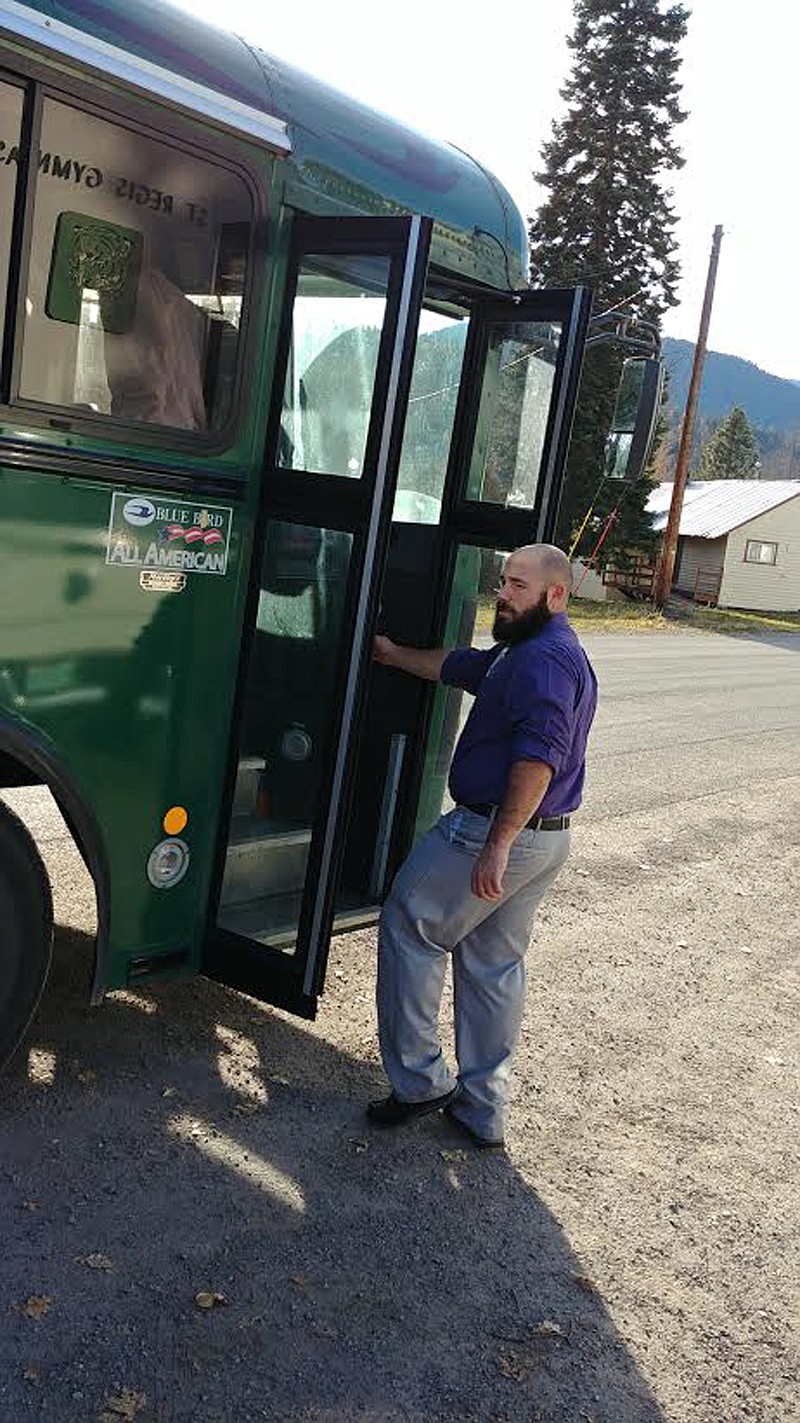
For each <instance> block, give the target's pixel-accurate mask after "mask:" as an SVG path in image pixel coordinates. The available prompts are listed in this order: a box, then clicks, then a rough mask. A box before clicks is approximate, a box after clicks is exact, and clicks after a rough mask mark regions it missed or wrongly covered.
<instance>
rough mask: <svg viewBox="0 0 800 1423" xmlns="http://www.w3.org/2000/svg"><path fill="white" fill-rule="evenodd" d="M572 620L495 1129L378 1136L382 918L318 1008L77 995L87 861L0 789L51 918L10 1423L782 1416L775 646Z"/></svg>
mask: <svg viewBox="0 0 800 1423" xmlns="http://www.w3.org/2000/svg"><path fill="white" fill-rule="evenodd" d="M586 646H587V648H588V650H589V651H590V655H591V656H592V658H593V661H594V663H595V666H596V668H597V671H598V675H599V678H600V683H601V709H600V713H599V719H598V724H597V728H596V731H595V734H594V740H593V746H592V755H591V765H590V776H589V783H588V790H587V797H586V803H585V807H584V810H583V812H582V813H581V816H580V822H579V826H578V829H577V830H576V834H575V842H574V851H573V856H572V858H571V860H570V862H569V864H568V866H567V868H566V869H565V871H564V873H563V875H562V877H561V879H560V881H559V882H558V884H557V886H556V888H555V889H554V890H553V892H552V893H551V895H550V898H549V899H548V901H547V902H546V904H545V906H544V911H543V913H542V915H541V916H540V921H539V925H538V933H537V938H536V940H535V942H534V945H533V946H532V949H531V953H530V959H529V995H528V1008H527V1015H526V1020H525V1026H524V1034H523V1039H522V1047H521V1051H520V1055H519V1059H518V1070H517V1080H516V1091H515V1098H514V1105H513V1114H512V1122H511V1129H510V1132H509V1149H508V1153H507V1155H505V1156H497V1155H494V1154H490V1153H476V1152H473V1151H470V1150H469V1149H466V1148H465V1145H464V1142H463V1140H462V1139H461V1138H460V1137H455V1136H454V1135H453V1129H452V1128H450V1127H448V1126H446V1125H445V1124H444V1122H443V1121H442V1120H440V1119H437V1120H431V1119H428V1120H426V1121H425V1122H424V1123H421V1124H419V1125H418V1126H417V1127H415V1128H412V1129H409V1130H406V1131H404V1132H401V1133H397V1134H374V1133H371V1132H369V1131H368V1129H367V1128H366V1126H365V1123H364V1120H363V1116H362V1108H363V1103H364V1102H365V1101H366V1099H367V1098H368V1097H369V1096H370V1095H374V1092H375V1090H376V1089H378V1090H381V1088H382V1077H381V1072H380V1067H379V1063H378V1058H377V1053H376V1047H375V1040H374V1026H373V1013H372V993H373V984H374V934H373V932H372V931H362V932H360V933H357V934H351V935H349V936H347V937H344V938H342V939H340V940H337V941H336V943H335V945H334V948H333V951H332V956H331V963H330V967H329V974H328V990H327V992H326V995H325V998H324V999H323V1006H322V1010H321V1013H320V1016H319V1019H318V1021H317V1022H316V1023H315V1024H314V1025H308V1024H303V1023H300V1022H298V1021H296V1020H294V1019H292V1018H291V1017H289V1016H288V1015H286V1014H283V1013H281V1012H278V1011H276V1010H273V1009H270V1008H266V1007H264V1006H263V1005H260V1004H258V1003H255V1002H254V1001H252V1000H250V999H248V998H245V997H243V996H241V995H238V994H235V993H233V992H229V991H226V990H224V989H222V988H220V987H218V986H216V985H214V984H212V983H207V982H204V981H203V980H196V981H194V982H192V983H190V984H188V985H182V986H179V985H173V986H169V987H162V988H154V989H149V990H147V991H140V992H136V993H132V992H124V993H115V994H112V995H110V997H109V998H108V1000H107V1002H106V1004H105V1005H104V1007H103V1008H102V1009H100V1010H90V1009H89V1008H88V1007H87V1006H86V992H87V986H88V978H89V970H90V957H91V955H90V940H89V934H90V933H91V928H92V895H91V892H90V887H89V885H88V884H87V881H86V877H85V874H84V872H83V869H82V866H81V864H80V861H79V860H78V858H77V856H76V854H75V852H74V851H73V850H72V849H71V847H70V844H69V842H68V841H67V840H66V838H65V831H64V828H63V826H62V825H61V823H60V821H59V820H58V817H57V815H55V813H54V811H53V808H52V806H51V804H50V803H49V800H48V798H47V796H46V795H45V794H44V793H42V792H40V791H38V790H34V791H25V792H16V793H13V794H12V793H9V796H8V799H9V802H11V803H12V804H14V805H15V807H17V808H18V809H20V810H21V812H22V813H23V814H24V816H25V817H26V818H27V819H28V821H29V823H30V824H31V825H32V826H33V828H34V829H35V830H36V831H37V833H38V834H39V835H40V837H41V841H42V843H43V850H44V852H45V854H46V857H47V860H48V863H49V866H50V869H51V874H52V876H53V879H54V883H55V897H56V906H57V917H58V923H59V928H58V932H57V945H56V961H55V969H54V973H53V975H52V978H51V981H50V984H49V987H48V990H47V992H46V996H45V999H44V1001H43V1003H42V1006H41V1009H40V1011H39V1014H38V1017H37V1019H36V1022H35V1024H34V1026H33V1028H32V1030H31V1033H30V1036H29V1039H28V1042H27V1043H26V1045H25V1047H24V1048H23V1049H22V1050H21V1051H20V1053H18V1055H17V1057H16V1058H15V1060H14V1062H13V1064H12V1066H11V1068H10V1069H9V1072H8V1074H7V1075H6V1077H5V1079H4V1081H3V1083H2V1086H1V1087H0V1221H2V1241H3V1260H2V1267H0V1315H2V1319H3V1327H2V1329H1V1330H0V1420H1V1421H2V1423H25V1420H29V1419H42V1420H50V1421H51V1423H95V1420H99V1419H101V1420H103V1423H120V1420H125V1419H129V1420H134V1423H251V1420H253V1423H255V1420H261V1419H268V1420H270V1423H301V1420H302V1423H790V1420H794V1419H797V1418H798V1417H799V1416H800V1414H799V1413H798V1394H799V1393H800V1391H799V1390H798V1377H799V1375H800V1365H799V1363H798V1352H797V1337H796V1334H795V1333H793V1330H794V1329H796V1323H797V1303H798V1298H797V1280H798V1278H800V1271H798V1249H797V1244H798V1228H797V1223H798V1175H797V1164H798V1136H799V1133H798V1096H797V1067H798V1054H797V1047H798V1043H797V1000H798V975H797V949H798V884H799V883H800V773H799V769H798V768H799V767H800V754H799V753H800V716H799V715H798V709H799V708H800V637H794V638H793V637H786V638H784V639H780V638H777V639H775V638H770V639H763V640H756V639H749V638H748V639H734V638H725V637H711V636H705V635H697V634H691V633H674V634H672V635H663V636H657V635H645V634H640V635H636V636H627V637H626V636H620V635H603V636H600V635H596V636H592V637H587V639H586ZM487 1156H488V1158H489V1159H487ZM198 1297H199V1303H198V1302H197V1301H198ZM203 1306H206V1307H203Z"/></svg>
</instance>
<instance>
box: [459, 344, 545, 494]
mask: <svg viewBox="0 0 800 1423" xmlns="http://www.w3.org/2000/svg"><path fill="white" fill-rule="evenodd" d="M487 336H488V345H487V352H486V366H485V374H484V381H483V388H482V391H481V400H480V406H479V413H478V425H477V438H476V446H475V454H474V457H473V460H472V464H471V467H470V475H469V482H468V485H467V490H466V497H467V498H468V499H474V500H480V501H481V502H484V503H489V504H499V505H502V506H504V507H506V508H523V509H532V508H533V506H534V504H535V502H536V493H537V487H538V483H539V478H540V474H541V471H542V464H543V458H544V453H545V443H546V435H547V425H548V418H549V415H550V407H551V404H552V399H553V391H554V387H555V376H556V361H557V359H558V351H559V345H560V342H561V336H562V326H561V323H560V322H549V321H546V322H545V321H518V322H513V321H503V322H496V323H491V324H490V325H489V327H488V331H487Z"/></svg>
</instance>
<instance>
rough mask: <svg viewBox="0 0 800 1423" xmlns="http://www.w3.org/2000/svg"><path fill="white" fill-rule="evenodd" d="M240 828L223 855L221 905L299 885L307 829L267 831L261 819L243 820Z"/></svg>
mask: <svg viewBox="0 0 800 1423" xmlns="http://www.w3.org/2000/svg"><path fill="white" fill-rule="evenodd" d="M238 829H239V827H237V830H238ZM241 831H242V833H241V834H237V838H236V839H235V840H232V841H231V843H230V844H229V845H228V851H227V854H226V856H225V875H224V878H223V881H222V896H221V903H222V905H224V906H225V905H230V904H247V903H249V902H250V900H253V899H262V898H264V897H265V896H267V897H272V896H274V895H278V894H293V893H296V892H298V891H299V890H301V889H302V888H303V885H304V883H305V878H306V865H307V864H308V852H309V847H310V845H311V831H310V830H270V829H269V827H268V826H266V825H265V824H264V822H263V821H253V822H252V823H249V822H248V823H245V821H244V819H243V820H242V822H241Z"/></svg>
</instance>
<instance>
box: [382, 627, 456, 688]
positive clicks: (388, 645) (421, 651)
mask: <svg viewBox="0 0 800 1423" xmlns="http://www.w3.org/2000/svg"><path fill="white" fill-rule="evenodd" d="M372 655H373V657H374V659H375V661H376V662H380V664H381V666H383V667H397V668H399V670H400V671H401V672H410V673H411V674H412V676H414V677H422V678H424V680H425V681H426V682H438V680H439V674H440V672H441V670H442V663H443V662H444V659H445V657H446V656H447V652H446V651H445V649H444V648H443V647H431V648H426V647H400V646H399V644H398V643H396V642H392V640H391V638H388V637H380V636H378V637H376V638H375V643H374V647H373V653H372Z"/></svg>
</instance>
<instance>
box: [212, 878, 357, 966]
mask: <svg viewBox="0 0 800 1423" xmlns="http://www.w3.org/2000/svg"><path fill="white" fill-rule="evenodd" d="M301 902H302V894H300V893H297V894H273V895H265V896H264V898H263V899H254V900H251V901H250V903H248V904H233V905H227V906H223V907H222V908H221V909H220V915H219V922H220V925H221V926H222V928H223V929H228V930H230V932H231V933H232V934H241V936H242V938H244V939H252V940H254V941H255V942H256V943H259V944H269V945H270V946H271V947H272V948H274V949H282V950H283V951H284V953H294V951H295V947H296V943H297V924H298V920H299V917H300V907H301ZM379 914H380V905H379V904H364V903H357V904H356V903H351V904H347V903H342V904H339V905H337V908H336V913H335V916H334V920H333V932H334V934H345V933H348V932H349V931H351V930H353V929H361V928H364V926H365V925H368V924H374V923H375V922H376V920H377V918H378V915H379Z"/></svg>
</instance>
